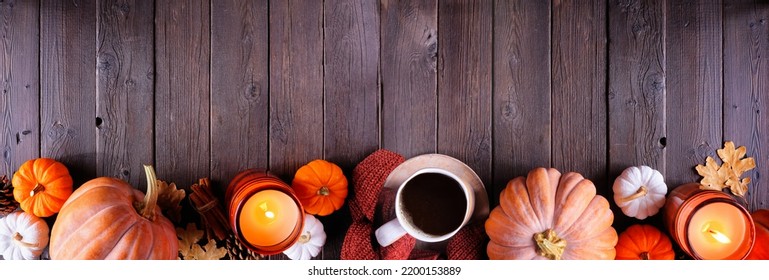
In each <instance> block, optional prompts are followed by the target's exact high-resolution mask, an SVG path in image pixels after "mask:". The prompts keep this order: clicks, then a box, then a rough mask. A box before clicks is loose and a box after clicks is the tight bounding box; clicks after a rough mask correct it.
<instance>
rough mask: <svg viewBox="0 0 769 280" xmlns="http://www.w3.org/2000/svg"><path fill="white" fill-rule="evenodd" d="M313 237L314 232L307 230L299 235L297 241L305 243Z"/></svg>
mask: <svg viewBox="0 0 769 280" xmlns="http://www.w3.org/2000/svg"><path fill="white" fill-rule="evenodd" d="M311 238H312V234H310V232H309V231H305V232H303V233H302V235H300V236H299V240H297V242H299V243H302V244H305V243H307V242H310V239H311Z"/></svg>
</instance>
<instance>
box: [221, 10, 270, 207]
mask: <svg viewBox="0 0 769 280" xmlns="http://www.w3.org/2000/svg"><path fill="white" fill-rule="evenodd" d="M211 4H212V6H211V92H212V94H211V180H212V182H213V184H214V185H215V186H217V188H218V190H219V191H221V193H223V192H224V189H225V188H226V187H227V184H229V181H230V179H232V177H233V176H235V174H236V173H237V172H238V171H241V170H244V169H247V168H267V164H268V162H267V152H268V149H269V148H268V146H267V139H268V137H267V136H268V133H269V128H268V125H269V111H268V106H269V92H268V90H269V80H268V79H269V76H268V70H269V65H268V64H269V56H268V55H269V51H268V47H269V45H268V35H269V34H268V32H269V30H268V28H267V26H268V21H267V16H268V15H267V8H268V7H267V5H268V3H267V1H266V0H258V1H229V0H228V1H213V2H212V3H211Z"/></svg>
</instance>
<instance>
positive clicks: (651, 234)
mask: <svg viewBox="0 0 769 280" xmlns="http://www.w3.org/2000/svg"><path fill="white" fill-rule="evenodd" d="M616 248H617V257H616V259H618V260H672V259H675V257H676V253H675V252H673V244H672V243H670V238H668V237H667V236H666V235H665V234H663V233H662V232H661V231H660V230H658V229H657V228H656V227H654V226H651V225H640V224H636V225H632V226H630V227H628V228H627V229H626V230H625V231H624V232H622V233H620V235H619V241H618V242H617V247H616Z"/></svg>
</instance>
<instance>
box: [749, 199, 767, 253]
mask: <svg viewBox="0 0 769 280" xmlns="http://www.w3.org/2000/svg"><path fill="white" fill-rule="evenodd" d="M750 215H751V216H753V221H754V222H755V223H756V243H755V244H754V245H753V250H751V251H750V254H748V257H747V258H746V259H748V260H769V209H759V210H756V211H754V212H753V213H752V214H750Z"/></svg>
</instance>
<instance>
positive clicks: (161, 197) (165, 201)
mask: <svg viewBox="0 0 769 280" xmlns="http://www.w3.org/2000/svg"><path fill="white" fill-rule="evenodd" d="M158 186H159V188H160V193H158V206H160V209H163V214H165V216H166V217H167V218H168V219H170V220H171V221H173V222H174V223H179V221H181V217H182V206H181V202H182V200H183V199H184V198H185V197H186V196H187V194H186V192H184V190H180V189H177V188H176V184H174V183H171V184H168V183H166V182H165V181H162V180H158Z"/></svg>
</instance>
